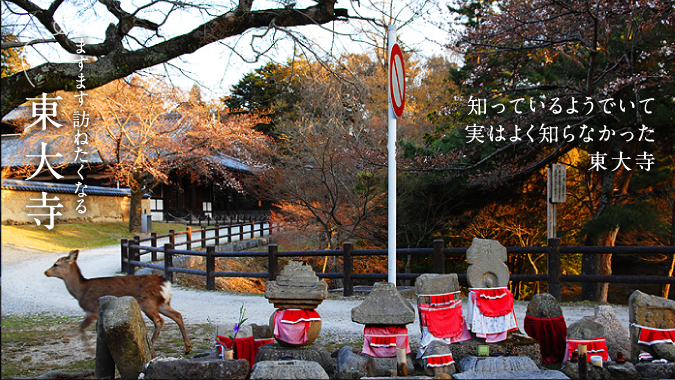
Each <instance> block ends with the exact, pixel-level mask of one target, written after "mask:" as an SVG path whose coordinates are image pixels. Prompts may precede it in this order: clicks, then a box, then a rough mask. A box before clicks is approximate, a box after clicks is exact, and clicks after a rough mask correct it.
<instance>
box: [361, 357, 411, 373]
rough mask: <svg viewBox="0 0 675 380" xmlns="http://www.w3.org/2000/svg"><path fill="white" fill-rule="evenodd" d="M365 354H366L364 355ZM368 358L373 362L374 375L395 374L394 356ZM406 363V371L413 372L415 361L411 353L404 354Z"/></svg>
mask: <svg viewBox="0 0 675 380" xmlns="http://www.w3.org/2000/svg"><path fill="white" fill-rule="evenodd" d="M366 356H367V355H366ZM369 358H370V360H372V361H373V363H375V376H377V377H381V376H392V375H396V368H397V363H396V357H391V358H374V357H372V356H369ZM406 365H407V366H408V373H409V374H410V373H413V372H414V371H413V368H415V361H414V360H413V358H412V355H406Z"/></svg>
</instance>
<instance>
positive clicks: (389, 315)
mask: <svg viewBox="0 0 675 380" xmlns="http://www.w3.org/2000/svg"><path fill="white" fill-rule="evenodd" d="M352 321H353V322H356V323H361V324H364V325H390V326H391V325H407V324H409V323H413V322H415V309H414V307H413V306H412V304H411V303H410V301H408V300H406V299H405V298H403V296H401V294H400V293H399V292H398V291H397V290H396V286H394V284H392V283H390V282H376V283H375V285H374V286H373V290H372V291H371V292H370V294H368V296H367V297H366V299H365V300H363V302H362V303H361V305H359V306H357V307H355V308H353V309H352Z"/></svg>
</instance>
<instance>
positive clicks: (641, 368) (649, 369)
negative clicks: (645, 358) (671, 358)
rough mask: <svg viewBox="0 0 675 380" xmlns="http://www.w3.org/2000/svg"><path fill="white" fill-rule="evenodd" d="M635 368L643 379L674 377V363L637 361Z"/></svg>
mask: <svg viewBox="0 0 675 380" xmlns="http://www.w3.org/2000/svg"><path fill="white" fill-rule="evenodd" d="M635 369H636V370H637V371H638V372H639V373H640V375H642V377H643V378H645V379H672V378H675V363H652V362H642V363H637V364H636V365H635Z"/></svg>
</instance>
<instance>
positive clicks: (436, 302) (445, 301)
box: [429, 293, 461, 306]
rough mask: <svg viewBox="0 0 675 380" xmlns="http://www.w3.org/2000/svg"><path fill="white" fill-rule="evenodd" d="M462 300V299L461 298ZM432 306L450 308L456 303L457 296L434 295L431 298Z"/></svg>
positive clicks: (452, 294)
mask: <svg viewBox="0 0 675 380" xmlns="http://www.w3.org/2000/svg"><path fill="white" fill-rule="evenodd" d="M460 299H461V298H460ZM429 303H430V304H431V306H448V305H452V304H454V303H455V294H454V293H448V294H434V295H430V296H429Z"/></svg>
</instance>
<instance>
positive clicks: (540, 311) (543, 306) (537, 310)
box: [525, 293, 563, 318]
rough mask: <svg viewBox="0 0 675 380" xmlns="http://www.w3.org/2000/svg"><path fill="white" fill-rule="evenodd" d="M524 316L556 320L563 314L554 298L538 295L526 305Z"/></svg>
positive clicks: (543, 294) (544, 294) (548, 295)
mask: <svg viewBox="0 0 675 380" xmlns="http://www.w3.org/2000/svg"><path fill="white" fill-rule="evenodd" d="M525 315H528V316H530V317H535V318H558V317H560V316H561V315H563V312H562V308H561V307H560V304H559V303H558V300H556V299H555V297H553V296H552V295H550V294H549V293H539V294H535V295H534V296H533V297H532V299H531V300H530V303H528V304H527V311H526V312H525Z"/></svg>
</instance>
